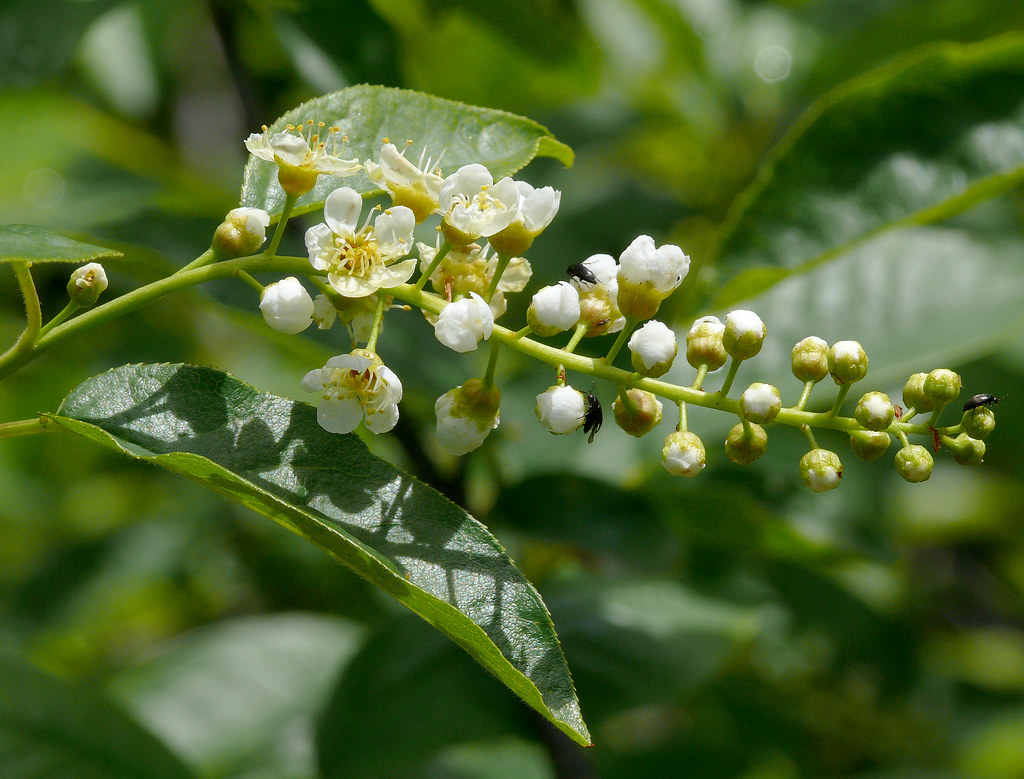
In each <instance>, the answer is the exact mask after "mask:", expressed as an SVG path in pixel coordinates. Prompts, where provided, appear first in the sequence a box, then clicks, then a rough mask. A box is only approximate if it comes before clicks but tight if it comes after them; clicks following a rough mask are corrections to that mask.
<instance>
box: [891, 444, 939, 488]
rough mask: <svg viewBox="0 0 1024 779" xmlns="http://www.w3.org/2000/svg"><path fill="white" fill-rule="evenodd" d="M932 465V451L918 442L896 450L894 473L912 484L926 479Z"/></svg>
mask: <svg viewBox="0 0 1024 779" xmlns="http://www.w3.org/2000/svg"><path fill="white" fill-rule="evenodd" d="M933 467H935V460H933V459H932V453H931V452H929V451H928V450H927V449H925V448H924V447H923V446H921V445H920V444H908V445H907V446H904V447H903V448H902V449H900V450H899V451H898V452H896V473H898V474H899V475H900V476H902V477H903V478H904V479H906V480H907V481H909V482H911V483H912V484H916V483H918V482H922V481H928V477H929V476H931V475H932V468H933Z"/></svg>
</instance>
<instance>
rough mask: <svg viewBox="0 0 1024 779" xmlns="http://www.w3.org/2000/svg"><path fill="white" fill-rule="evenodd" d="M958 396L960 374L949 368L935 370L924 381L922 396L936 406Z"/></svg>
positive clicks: (942, 404)
mask: <svg viewBox="0 0 1024 779" xmlns="http://www.w3.org/2000/svg"><path fill="white" fill-rule="evenodd" d="M959 394H960V374H959V373H956V372H955V371H951V370H949V368H936V369H935V370H934V371H932V372H931V373H929V374H928V376H927V377H926V378H925V380H924V396H925V397H926V398H928V400H930V401H931V402H932V403H933V404H935V405H936V406H944V405H945V404H947V403H949V402H950V401H951V400H956V396H957V395H959Z"/></svg>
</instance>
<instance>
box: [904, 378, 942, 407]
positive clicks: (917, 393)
mask: <svg viewBox="0 0 1024 779" xmlns="http://www.w3.org/2000/svg"><path fill="white" fill-rule="evenodd" d="M927 378H928V374H927V373H915V374H914V375H913V376H911V377H910V378H909V379H907V383H906V384H904V385H903V405H905V406H906V407H907V408H908V409H910V408H912V409H914V410H915V411H918V412H921V413H927V412H929V411H932V410H934V409H935V404H934V403H932V402H931V400H929V399H928V398H927V397H926V396H925V394H924V382H925V379H927Z"/></svg>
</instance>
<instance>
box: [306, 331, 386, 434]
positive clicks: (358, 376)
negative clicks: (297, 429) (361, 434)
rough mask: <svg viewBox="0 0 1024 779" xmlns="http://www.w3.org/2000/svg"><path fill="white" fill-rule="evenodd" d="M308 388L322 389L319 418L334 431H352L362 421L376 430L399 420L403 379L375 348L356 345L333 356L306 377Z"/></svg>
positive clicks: (384, 428) (319, 390)
mask: <svg viewBox="0 0 1024 779" xmlns="http://www.w3.org/2000/svg"><path fill="white" fill-rule="evenodd" d="M302 388H303V389H304V390H306V391H307V392H319V393H320V402H319V404H318V405H317V410H316V420H317V422H318V423H319V424H320V427H322V428H323V429H324V430H327V431H328V432H331V433H351V432H352V431H353V430H355V429H356V427H357V426H358V425H359V423H360V422H361V421H363V420H364V419H365V420H366V427H367V429H368V430H370V431H371V432H373V433H386V432H387V431H388V430H390V429H391V428H393V427H394V426H395V423H397V422H398V402H399V401H400V400H401V399H402V382H401V381H399V380H398V377H397V376H396V375H395V374H394V372H393V371H392V370H391V369H390V368H388V367H387V366H386V365H384V363H383V362H382V361H381V359H380V357H378V356H377V355H376V354H374V353H373V352H370V351H367V350H365V349H356V350H354V351H353V352H352V353H351V354H341V355H338V356H337V357H332V358H331V359H329V360H328V361H327V364H326V365H324V367H323V368H317V369H316V370H312V371H310V372H309V373H307V374H306V376H305V378H303V379H302Z"/></svg>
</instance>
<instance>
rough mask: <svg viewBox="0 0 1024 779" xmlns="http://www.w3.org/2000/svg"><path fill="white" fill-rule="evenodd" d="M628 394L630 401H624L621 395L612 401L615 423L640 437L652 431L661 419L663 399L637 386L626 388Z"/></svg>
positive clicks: (632, 434)
mask: <svg viewBox="0 0 1024 779" xmlns="http://www.w3.org/2000/svg"><path fill="white" fill-rule="evenodd" d="M626 395H627V397H628V398H629V403H623V402H622V398H621V397H618V398H615V402H614V403H612V413H613V414H614V415H615V424H617V425H618V426H619V427H621V428H622V429H623V430H624V431H625V432H627V433H629V434H630V435H631V436H634V437H636V438H639V437H640V436H642V435H644V434H646V433H649V432H651V430H652V429H654V427H655V426H656V425H657V424H658V423H659V422H660V421H661V401H660V400H658V399H657V398H656V397H655V396H654V395H653V394H652V393H650V392H646V391H644V390H639V389H635V388H634V389H628V390H626Z"/></svg>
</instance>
